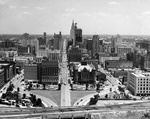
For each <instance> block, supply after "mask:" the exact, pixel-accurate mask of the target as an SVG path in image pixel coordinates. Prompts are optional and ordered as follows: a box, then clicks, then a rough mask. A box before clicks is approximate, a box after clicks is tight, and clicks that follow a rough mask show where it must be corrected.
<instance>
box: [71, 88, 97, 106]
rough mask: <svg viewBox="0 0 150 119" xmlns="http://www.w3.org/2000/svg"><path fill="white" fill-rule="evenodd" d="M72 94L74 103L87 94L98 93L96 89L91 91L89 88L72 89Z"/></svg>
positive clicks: (72, 102)
mask: <svg viewBox="0 0 150 119" xmlns="http://www.w3.org/2000/svg"><path fill="white" fill-rule="evenodd" d="M70 93H71V94H70V95H71V105H73V104H74V103H75V102H76V101H77V100H78V99H80V98H82V97H84V96H86V95H89V94H92V93H96V91H89V90H82V91H75V90H74V91H71V92H70Z"/></svg>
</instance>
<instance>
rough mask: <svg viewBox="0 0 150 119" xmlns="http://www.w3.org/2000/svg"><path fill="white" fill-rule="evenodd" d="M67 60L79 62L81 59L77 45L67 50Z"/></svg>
mask: <svg viewBox="0 0 150 119" xmlns="http://www.w3.org/2000/svg"><path fill="white" fill-rule="evenodd" d="M68 59H69V62H80V61H81V50H80V49H79V48H78V47H72V48H71V49H69V51H68Z"/></svg>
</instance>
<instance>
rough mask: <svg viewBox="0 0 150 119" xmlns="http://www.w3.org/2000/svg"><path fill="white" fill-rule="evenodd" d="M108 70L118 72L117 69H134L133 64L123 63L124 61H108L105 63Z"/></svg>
mask: <svg viewBox="0 0 150 119" xmlns="http://www.w3.org/2000/svg"><path fill="white" fill-rule="evenodd" d="M105 68H106V70H116V69H132V68H133V62H130V61H124V60H123V61H122V60H106V61H105Z"/></svg>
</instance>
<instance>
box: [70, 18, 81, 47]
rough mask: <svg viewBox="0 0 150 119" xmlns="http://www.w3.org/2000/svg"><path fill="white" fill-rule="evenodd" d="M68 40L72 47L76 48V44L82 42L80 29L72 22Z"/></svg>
mask: <svg viewBox="0 0 150 119" xmlns="http://www.w3.org/2000/svg"><path fill="white" fill-rule="evenodd" d="M70 39H71V41H72V42H73V46H76V45H78V43H81V42H82V29H80V28H77V23H75V24H74V21H73V22H72V26H71V30H70Z"/></svg>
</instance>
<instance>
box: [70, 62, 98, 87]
mask: <svg viewBox="0 0 150 119" xmlns="http://www.w3.org/2000/svg"><path fill="white" fill-rule="evenodd" d="M95 76H96V70H95V67H94V65H92V64H90V65H89V64H87V62H81V64H78V65H76V66H75V67H74V73H73V81H74V83H75V84H94V83H95V78H96V77H95Z"/></svg>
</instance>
